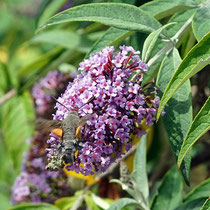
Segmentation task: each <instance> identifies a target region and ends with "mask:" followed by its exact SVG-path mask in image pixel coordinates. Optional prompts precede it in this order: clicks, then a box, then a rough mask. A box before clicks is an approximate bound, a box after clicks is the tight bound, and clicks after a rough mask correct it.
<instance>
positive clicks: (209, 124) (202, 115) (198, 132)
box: [177, 97, 210, 167]
mask: <svg viewBox="0 0 210 210" xmlns="http://www.w3.org/2000/svg"><path fill="white" fill-rule="evenodd" d="M209 129H210V97H209V98H208V99H207V101H206V103H205V104H204V105H203V107H202V108H201V110H200V112H199V113H198V114H197V115H196V117H195V119H194V120H193V122H192V124H191V125H190V128H189V130H188V132H187V134H186V136H185V138H184V141H183V144H182V147H181V150H180V153H179V157H178V162H177V164H178V167H180V165H181V163H182V161H183V158H184V157H185V155H186V154H187V152H188V151H189V149H190V148H191V147H192V145H193V144H194V143H195V142H196V141H197V140H198V139H199V138H200V137H201V136H202V135H203V134H204V133H205V132H206V131H208V130H209Z"/></svg>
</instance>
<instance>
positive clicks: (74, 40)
mask: <svg viewBox="0 0 210 210" xmlns="http://www.w3.org/2000/svg"><path fill="white" fill-rule="evenodd" d="M30 43H50V44H54V45H59V46H61V47H64V48H68V49H75V48H78V49H79V50H80V51H81V50H84V49H85V50H87V49H88V48H90V47H91V45H92V41H90V40H89V39H87V38H86V37H85V36H81V35H79V34H77V33H75V32H71V31H64V30H58V29H57V30H52V31H47V32H43V33H40V34H37V35H36V36H34V37H33V38H32V39H31V40H30Z"/></svg>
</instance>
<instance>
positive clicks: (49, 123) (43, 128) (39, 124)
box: [35, 119, 62, 132]
mask: <svg viewBox="0 0 210 210" xmlns="http://www.w3.org/2000/svg"><path fill="white" fill-rule="evenodd" d="M35 124H36V130H38V131H40V132H50V131H51V130H53V129H57V128H61V126H62V121H60V120H46V119H37V120H36V122H35Z"/></svg>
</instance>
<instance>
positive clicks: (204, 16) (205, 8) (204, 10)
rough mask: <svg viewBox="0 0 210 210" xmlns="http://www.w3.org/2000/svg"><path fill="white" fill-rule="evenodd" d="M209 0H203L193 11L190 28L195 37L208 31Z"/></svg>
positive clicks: (209, 24) (201, 35)
mask: <svg viewBox="0 0 210 210" xmlns="http://www.w3.org/2000/svg"><path fill="white" fill-rule="evenodd" d="M209 20H210V0H208V1H204V2H203V3H202V4H201V5H200V8H198V10H197V11H196V13H195V16H194V17H193V21H192V28H193V32H194V35H195V37H196V39H197V40H198V41H199V40H201V38H202V37H203V36H204V35H205V34H207V33H208V32H209V31H210V21H209Z"/></svg>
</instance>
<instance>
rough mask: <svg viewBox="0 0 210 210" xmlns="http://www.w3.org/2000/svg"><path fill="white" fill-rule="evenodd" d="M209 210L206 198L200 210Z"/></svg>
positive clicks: (209, 200)
mask: <svg viewBox="0 0 210 210" xmlns="http://www.w3.org/2000/svg"><path fill="white" fill-rule="evenodd" d="M209 209H210V198H208V199H207V200H206V201H205V203H204V204H203V206H202V208H201V210H209Z"/></svg>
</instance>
